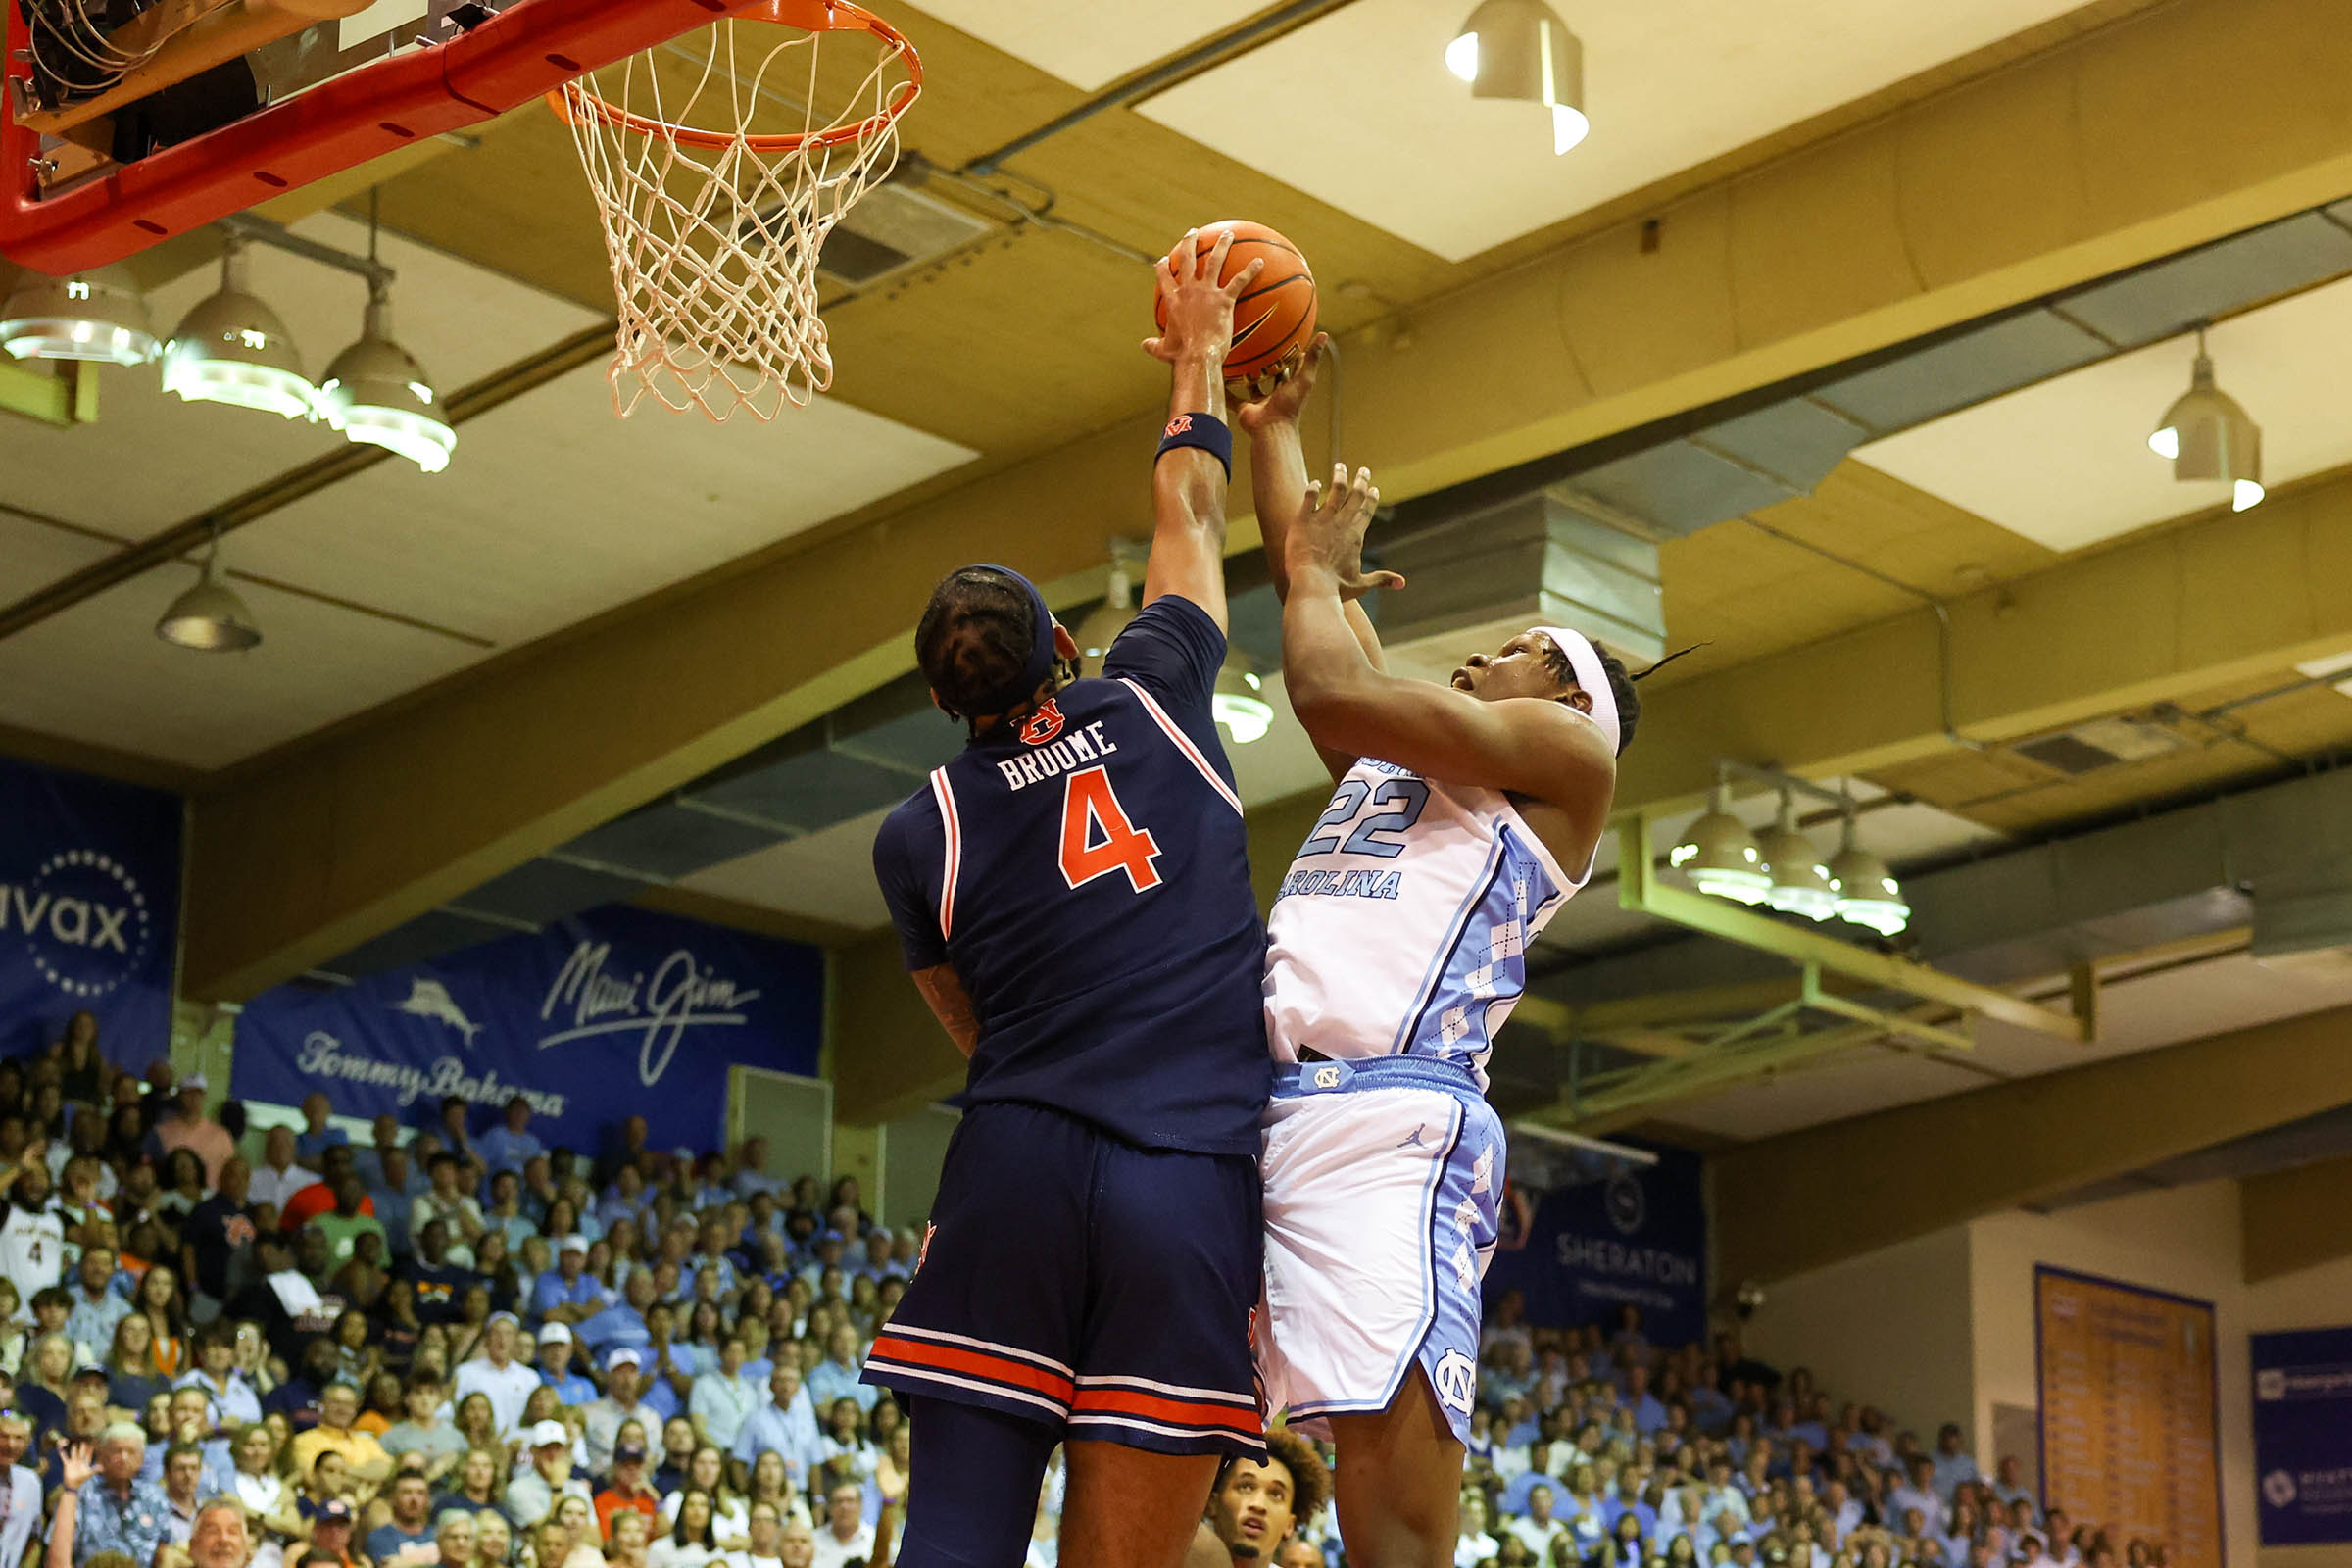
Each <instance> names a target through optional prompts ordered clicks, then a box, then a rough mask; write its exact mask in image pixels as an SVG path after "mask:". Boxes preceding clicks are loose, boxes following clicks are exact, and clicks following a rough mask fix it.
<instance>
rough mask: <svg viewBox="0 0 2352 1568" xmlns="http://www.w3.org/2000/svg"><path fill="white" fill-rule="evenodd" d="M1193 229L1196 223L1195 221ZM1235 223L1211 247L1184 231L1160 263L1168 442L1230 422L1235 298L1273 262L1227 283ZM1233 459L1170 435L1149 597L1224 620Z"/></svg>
mask: <svg viewBox="0 0 2352 1568" xmlns="http://www.w3.org/2000/svg"><path fill="white" fill-rule="evenodd" d="M1195 232H1198V230H1196V231H1195ZM1232 248H1233V233H1232V231H1231V230H1230V229H1228V230H1223V231H1220V232H1219V233H1218V235H1217V241H1216V243H1215V244H1214V245H1212V246H1211V247H1209V249H1208V250H1207V251H1205V252H1203V251H1201V250H1200V249H1199V247H1198V246H1197V244H1196V243H1195V240H1194V236H1193V234H1189V233H1188V234H1186V235H1185V236H1184V239H1183V241H1182V243H1180V244H1179V245H1177V247H1176V248H1175V250H1173V251H1171V252H1170V253H1169V254H1168V255H1167V256H1166V257H1165V258H1163V259H1162V260H1161V261H1160V263H1159V264H1158V268H1157V270H1158V274H1159V296H1160V299H1161V300H1162V301H1164V302H1165V303H1166V306H1167V324H1166V326H1165V327H1163V328H1162V329H1161V331H1160V334H1159V336H1157V337H1153V338H1147V339H1145V340H1144V351H1145V352H1146V353H1148V354H1150V355H1151V356H1152V358H1153V359H1156V360H1161V361H1164V362H1165V363H1166V364H1167V366H1168V368H1169V371H1170V381H1171V385H1170V387H1169V390H1168V422H1167V425H1166V427H1165V436H1166V439H1167V441H1177V440H1180V439H1187V438H1195V437H1198V436H1200V435H1201V434H1203V433H1204V432H1203V431H1201V430H1199V429H1196V427H1195V426H1194V424H1193V421H1194V420H1196V419H1200V418H1201V417H1206V418H1208V419H1213V420H1215V421H1217V423H1219V424H1222V423H1224V421H1225V356H1226V355H1227V354H1228V353H1229V352H1230V351H1231V350H1232V348H1233V306H1234V302H1235V301H1236V300H1238V299H1240V298H1241V295H1242V291H1243V290H1244V289H1246V288H1248V287H1249V286H1250V283H1251V281H1252V280H1254V279H1255V278H1256V276H1257V274H1258V272H1259V270H1261V269H1263V267H1264V266H1265V263H1264V262H1263V261H1262V260H1260V261H1253V262H1251V263H1250V265H1249V266H1247V267H1245V268H1243V269H1241V270H1239V271H1237V272H1236V273H1234V275H1233V276H1232V278H1230V279H1228V280H1227V281H1224V282H1219V281H1218V279H1219V278H1221V277H1223V276H1224V272H1225V253H1226V252H1227V251H1229V250H1231V249H1232ZM1225 470H1226V461H1225V459H1224V458H1221V457H1220V456H1219V455H1218V454H1217V453H1215V452H1212V451H1210V450H1208V449H1207V448H1205V447H1200V446H1189V445H1168V444H1165V442H1163V444H1162V446H1161V449H1160V454H1159V457H1158V459H1157V461H1155V462H1154V463H1153V465H1152V560H1151V564H1149V565H1147V566H1146V567H1145V568H1144V601H1143V602H1144V603H1145V604H1146V605H1149V604H1151V603H1152V601H1153V600H1154V599H1157V598H1159V597H1160V596H1162V595H1163V594H1175V595H1177V596H1179V597H1180V598H1184V599H1189V600H1191V601H1192V602H1193V603H1194V604H1196V605H1199V606H1200V607H1201V609H1202V610H1204V611H1206V612H1207V613H1208V614H1209V617H1210V618H1211V619H1213V620H1214V621H1216V623H1217V629H1218V630H1220V631H1222V630H1224V628H1225V486H1226V472H1225Z"/></svg>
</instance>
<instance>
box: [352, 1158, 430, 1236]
mask: <svg viewBox="0 0 2352 1568" xmlns="http://www.w3.org/2000/svg"><path fill="white" fill-rule="evenodd" d="M368 1154H369V1156H370V1157H369V1159H368V1165H367V1167H366V1169H367V1171H368V1174H366V1175H364V1176H362V1178H361V1181H362V1183H363V1184H364V1185H365V1186H366V1187H367V1190H368V1201H369V1202H371V1203H373V1204H374V1205H375V1218H376V1222H377V1223H378V1224H380V1225H382V1226H383V1228H384V1242H385V1244H386V1245H387V1246H388V1247H389V1248H390V1249H391V1252H392V1255H393V1256H394V1257H407V1256H408V1255H409V1254H410V1253H411V1252H413V1251H415V1250H416V1247H415V1245H414V1244H413V1243H412V1242H411V1240H410V1238H409V1212H410V1206H411V1205H410V1200H411V1199H412V1198H414V1197H415V1196H416V1194H415V1192H414V1191H413V1190H412V1188H413V1185H414V1184H413V1183H412V1182H411V1181H410V1177H411V1175H412V1172H411V1171H410V1169H409V1152H408V1151H407V1150H405V1149H378V1150H369V1151H368ZM431 1187H432V1183H431V1182H429V1181H428V1182H426V1183H425V1188H426V1190H427V1191H430V1190H431Z"/></svg>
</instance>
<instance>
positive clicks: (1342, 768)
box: [1234, 332, 1402, 779]
mask: <svg viewBox="0 0 2352 1568" xmlns="http://www.w3.org/2000/svg"><path fill="white" fill-rule="evenodd" d="M1330 344H1331V337H1330V335H1329V334H1328V333H1324V332H1317V333H1316V334H1315V340H1314V341H1313V342H1312V343H1310V344H1308V345H1307V350H1306V358H1305V359H1304V360H1302V361H1300V362H1299V368H1298V369H1296V370H1294V371H1292V372H1291V373H1290V375H1289V376H1287V377H1285V378H1284V380H1283V382H1282V384H1281V385H1280V386H1278V387H1276V388H1275V389H1274V393H1273V395H1272V396H1271V397H1268V398H1264V399H1261V400H1259V401H1258V402H1256V403H1251V404H1247V405H1245V406H1244V407H1242V408H1240V409H1238V410H1236V411H1235V413H1234V421H1235V422H1236V423H1238V424H1239V425H1240V426H1241V427H1242V428H1243V429H1244V430H1245V431H1247V432H1249V436H1250V501H1251V504H1252V505H1253V506H1254V507H1255V509H1256V512H1257V531H1258V536H1259V538H1261V539H1263V540H1264V541H1265V547H1266V572H1267V575H1268V576H1270V577H1272V578H1273V580H1274V596H1275V597H1276V598H1277V599H1281V600H1285V601H1287V600H1289V598H1290V597H1291V571H1290V564H1289V562H1287V561H1286V560H1285V559H1284V552H1285V551H1286V550H1287V549H1288V548H1289V544H1290V537H1291V525H1292V524H1293V523H1294V522H1296V521H1297V520H1298V519H1299V516H1300V515H1302V514H1303V513H1304V512H1305V510H1306V506H1307V499H1306V445H1305V442H1304V441H1303V440H1301V439H1300V437H1299V413H1300V411H1301V410H1303V409H1304V408H1305V407H1306V400H1307V397H1308V395H1309V394H1310V393H1312V392H1313V391H1314V389H1315V375H1316V372H1317V371H1318V370H1320V369H1321V368H1322V365H1323V355H1324V351H1325V350H1326V349H1327V348H1329V347H1330ZM1397 586H1399V587H1401V586H1402V582H1401V579H1400V580H1399V581H1398V584H1397ZM1347 615H1348V627H1349V628H1350V629H1351V630H1353V631H1354V633H1355V640H1356V642H1357V644H1358V645H1360V646H1361V647H1362V649H1363V650H1364V658H1365V659H1366V660H1368V661H1369V662H1371V665H1372V667H1373V668H1374V669H1383V670H1385V669H1387V668H1388V661H1387V660H1385V659H1383V658H1382V657H1381V652H1380V633H1379V632H1377V631H1375V630H1373V629H1372V617H1371V616H1370V615H1367V614H1365V613H1364V609H1363V606H1361V605H1359V604H1356V603H1354V602H1352V601H1350V602H1349V603H1348V606H1347ZM1315 751H1316V754H1317V755H1318V756H1319V757H1321V758H1322V760H1323V766H1324V767H1325V768H1326V769H1327V770H1328V771H1329V772H1330V774H1331V776H1332V777H1333V778H1334V779H1340V778H1345V777H1346V776H1347V774H1348V769H1349V768H1351V767H1353V766H1354V765H1355V755H1354V754H1353V753H1351V752H1336V751H1333V750H1331V749H1330V748H1328V747H1323V746H1318V747H1316V748H1315Z"/></svg>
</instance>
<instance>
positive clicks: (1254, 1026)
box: [874, 596, 1272, 1156]
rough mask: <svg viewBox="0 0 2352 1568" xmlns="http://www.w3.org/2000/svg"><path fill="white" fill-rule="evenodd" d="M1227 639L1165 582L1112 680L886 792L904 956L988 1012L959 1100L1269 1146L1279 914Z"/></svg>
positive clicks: (1183, 1138) (1077, 685)
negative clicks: (1260, 905)
mask: <svg viewBox="0 0 2352 1568" xmlns="http://www.w3.org/2000/svg"><path fill="white" fill-rule="evenodd" d="M1224 660H1225V636H1224V634H1223V633H1222V632H1220V631H1219V630H1218V629H1217V625H1216V622H1215V621H1213V620H1211V619H1210V618H1209V617H1208V614H1207V613H1206V612H1205V611H1203V610H1201V607H1200V606H1198V605H1196V604H1194V603H1192V602H1191V601H1190V600H1185V599H1178V598H1174V597H1172V596H1171V597H1163V598H1161V599H1158V600H1155V601H1154V602H1153V603H1152V604H1151V605H1150V606H1148V607H1147V608H1146V609H1145V610H1144V611H1143V613H1141V614H1139V615H1137V616H1136V618H1135V620H1134V621H1133V623H1131V624H1130V625H1129V626H1128V628H1127V629H1126V630H1125V631H1124V632H1122V633H1120V634H1119V639H1118V641H1117V642H1116V643H1115V644H1114V645H1113V646H1112V647H1111V650H1110V655H1109V657H1108V658H1107V659H1105V660H1104V661H1103V674H1102V676H1101V677H1099V678H1094V679H1087V680H1080V681H1075V682H1073V683H1071V684H1070V685H1068V686H1066V687H1064V688H1062V690H1061V691H1060V693H1059V694H1058V695H1056V696H1055V697H1054V700H1053V701H1052V702H1051V703H1049V704H1047V705H1046V706H1044V707H1043V708H1041V709H1039V710H1038V711H1037V712H1036V713H1034V714H1033V715H1031V717H1030V718H1029V719H1028V720H1027V721H1026V722H1025V723H1023V724H1021V725H1019V726H1017V728H1016V727H1015V726H1012V725H999V726H998V727H997V728H996V729H994V730H992V731H990V732H989V733H988V734H986V735H984V736H982V737H980V738H979V739H978V740H975V741H973V742H972V743H971V744H970V745H968V746H967V747H965V748H964V751H963V755H962V756H960V757H958V758H956V760H954V761H952V762H950V763H948V765H947V766H945V767H942V768H940V769H939V770H938V771H936V772H934V773H933V774H932V775H931V783H930V786H929V787H928V788H926V789H921V790H917V791H916V792H915V793H914V794H913V795H912V796H910V797H909V798H908V799H907V802H906V803H905V804H904V805H902V806H900V807H899V808H898V809H896V810H894V811H892V812H891V813H890V815H889V817H888V818H887V819H885V820H884V822H883V824H882V831H881V832H880V834H879V835H877V836H876V838H875V840H874V872H875V875H876V876H877V877H878V878H879V879H880V881H881V884H882V896H883V898H884V899H885V900H886V901H887V902H888V903H889V905H890V912H891V917H892V919H893V920H895V921H896V922H897V924H898V928H899V938H900V941H901V942H902V943H903V944H904V946H905V948H906V951H907V967H908V968H909V969H928V968H932V967H934V966H935V965H938V964H942V963H952V964H954V965H955V968H956V976H957V977H958V978H959V979H961V980H962V981H963V984H964V989H965V990H966V991H968V992H969V993H970V994H971V998H972V1003H973V1006H974V1010H975V1011H976V1012H977V1013H978V1015H979V1023H980V1038H979V1048H978V1050H976V1051H975V1052H974V1053H973V1055H972V1065H971V1073H970V1078H969V1081H968V1085H967V1088H966V1090H965V1099H966V1100H967V1101H970V1102H972V1103H987V1102H991V1101H1022V1102H1027V1103H1034V1104H1041V1105H1050V1106H1053V1107H1054V1108H1055V1109H1057V1110H1063V1111H1067V1112H1069V1113H1070V1114H1072V1115H1075V1116H1082V1117H1084V1118H1086V1119H1087V1120H1088V1121H1091V1122H1094V1123H1096V1124H1097V1125H1099V1126H1102V1127H1103V1128H1106V1129H1108V1130H1109V1131H1110V1132H1112V1133H1115V1134H1117V1135H1118V1136H1119V1137H1121V1138H1124V1139H1126V1140H1127V1141H1128V1142H1130V1143H1133V1144H1138V1145H1141V1146H1143V1147H1145V1148H1148V1149H1182V1150H1191V1151H1194V1152H1200V1153H1211V1154H1248V1155H1251V1156H1254V1155H1255V1154H1256V1152H1257V1145H1258V1133H1257V1119H1258V1113H1259V1111H1260V1110H1262V1109H1263V1108H1264V1106H1265V1103H1266V1095H1267V1092H1268V1089H1269V1087H1270V1085H1271V1082H1272V1069H1271V1067H1270V1065H1269V1058H1268V1056H1267V1053H1266V1033H1265V1017H1264V1007H1265V1004H1264V1000H1263V997H1262V995H1261V990H1260V987H1261V981H1262V978H1263V975H1264V970H1265V930H1264V927H1263V926H1262V925H1261V924H1260V923H1259V921H1258V917H1257V903H1256V900H1255V898H1254V897H1253V896H1252V894H1251V892H1250V861H1249V854H1248V845H1247V840H1246V838H1245V835H1244V832H1243V826H1242V804H1241V799H1240V797H1239V796H1237V795H1236V794H1235V793H1234V784H1233V771H1232V769H1231V768H1230V767H1229V766H1228V765H1227V763H1226V760H1225V752H1224V748H1223V747H1222V746H1220V745H1219V744H1218V742H1217V728H1216V720H1215V719H1214V717H1213V716H1212V715H1211V713H1210V711H1209V700H1210V696H1211V693H1212V692H1213V691H1214V689H1215V685H1216V677H1217V669H1218V667H1219V666H1220V665H1221V664H1222V663H1223V662H1224Z"/></svg>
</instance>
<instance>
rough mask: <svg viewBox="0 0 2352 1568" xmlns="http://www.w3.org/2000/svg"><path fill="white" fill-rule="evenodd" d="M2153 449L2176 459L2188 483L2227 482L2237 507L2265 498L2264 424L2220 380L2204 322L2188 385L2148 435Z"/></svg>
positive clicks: (2173, 461)
mask: <svg viewBox="0 0 2352 1568" xmlns="http://www.w3.org/2000/svg"><path fill="white" fill-rule="evenodd" d="M2148 450H2149V451H2151V452H2153V453H2155V454H2156V455H2157V456H2158V457H2160V458H2163V459H2165V460H2166V461H2167V462H2169V463H2171V464H2172V466H2173V477H2174V478H2175V479H2178V480H2180V481H2181V482H2182V483H2186V484H2215V483H2222V482H2227V483H2228V484H2229V510H2230V511H2232V512H2244V511H2245V510H2247V509H2248V508H2249V507H2257V506H2260V505H2261V504H2262V498H2263V488H2262V426H2260V425H2258V424H2256V423H2255V422H2254V420H2253V418H2252V417H2251V416H2249V415H2248V414H2247V413H2246V411H2245V410H2244V409H2243V408H2242V407H2240V406H2239V404H2238V401H2237V400H2236V399H2235V398H2233V397H2231V396H2230V395H2229V393H2227V392H2224V391H2223V390H2222V389H2221V388H2220V387H2219V386H2217V385H2215V384H2214V378H2213V360H2212V357H2211V356H2209V355H2208V354H2207V353H2206V352H2205V332H2204V329H2203V328H2202V327H2200V328H2198V330H2197V357H2196V361H2195V363H2194V364H2193V366H2192V367H2191V368H2190V370H2189V379H2188V390H2187V391H2186V392H2183V393H2181V394H2180V397H2178V398H2176V399H2175V400H2174V401H2173V406H2172V407H2171V408H2169V409H2167V410H2165V411H2164V417H2163V418H2162V419H2161V420H2159V421H2158V422H2157V425H2156V428H2155V430H2154V431H2152V432H2151V433H2150V434H2149V436H2148Z"/></svg>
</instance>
